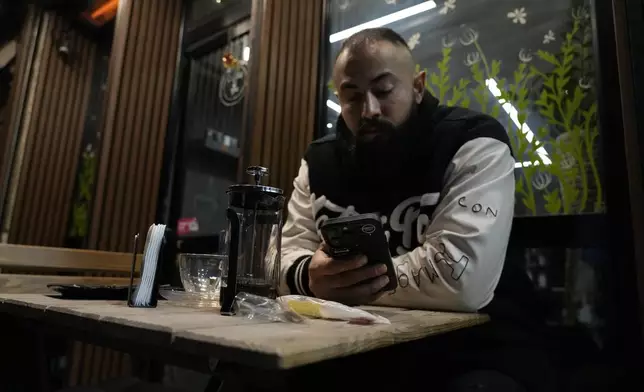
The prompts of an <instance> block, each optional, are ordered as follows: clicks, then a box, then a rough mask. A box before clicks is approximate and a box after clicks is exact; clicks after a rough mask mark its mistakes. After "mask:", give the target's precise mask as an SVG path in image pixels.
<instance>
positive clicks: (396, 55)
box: [334, 40, 404, 77]
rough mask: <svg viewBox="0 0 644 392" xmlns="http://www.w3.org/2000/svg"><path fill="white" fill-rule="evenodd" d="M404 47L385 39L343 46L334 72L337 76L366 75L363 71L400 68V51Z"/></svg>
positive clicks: (395, 69)
mask: <svg viewBox="0 0 644 392" xmlns="http://www.w3.org/2000/svg"><path fill="white" fill-rule="evenodd" d="M403 50H404V48H401V47H399V46H396V45H394V44H392V43H390V42H387V41H374V40H368V41H365V42H363V43H360V44H358V45H354V46H351V47H348V48H345V49H344V50H343V51H342V52H341V53H340V55H339V56H338V58H337V60H336V62H335V67H334V73H336V74H337V75H338V76H348V77H356V76H367V75H365V73H380V72H382V71H383V70H384V69H388V70H390V71H392V72H396V71H399V70H402V67H401V63H402V58H401V52H402V51H403Z"/></svg>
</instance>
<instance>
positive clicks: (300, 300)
mask: <svg viewBox="0 0 644 392" xmlns="http://www.w3.org/2000/svg"><path fill="white" fill-rule="evenodd" d="M277 300H278V302H280V303H281V304H282V306H283V307H284V308H287V309H289V310H291V311H293V312H295V313H297V314H299V315H301V316H307V317H313V318H322V319H329V320H345V321H348V322H350V323H352V324H391V322H390V321H389V320H387V319H386V318H384V317H382V316H379V315H376V314H373V313H369V312H367V311H365V310H362V309H360V308H355V307H351V306H347V305H343V304H341V303H338V302H334V301H327V300H323V299H319V298H313V297H306V296H303V295H285V296H282V297H279V298H278V299H277Z"/></svg>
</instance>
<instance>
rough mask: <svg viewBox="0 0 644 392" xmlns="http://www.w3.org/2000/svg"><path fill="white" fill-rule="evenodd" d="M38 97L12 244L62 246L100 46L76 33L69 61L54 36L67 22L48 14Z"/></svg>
mask: <svg viewBox="0 0 644 392" xmlns="http://www.w3.org/2000/svg"><path fill="white" fill-rule="evenodd" d="M44 18H45V20H44V21H43V28H44V31H43V32H42V34H43V35H42V36H43V37H44V40H43V45H42V48H41V50H42V56H41V58H40V63H39V65H38V68H39V72H38V75H37V76H35V77H36V81H35V84H34V87H33V94H35V100H34V104H33V106H32V107H31V108H30V109H29V112H28V113H26V114H25V115H26V116H29V117H30V118H29V121H27V122H25V123H24V127H23V128H22V130H21V132H22V133H24V135H23V137H24V140H23V143H24V146H25V148H24V150H23V152H22V156H19V157H18V159H19V160H20V161H21V165H20V166H21V168H20V170H19V172H16V174H17V175H18V176H17V178H14V179H13V180H14V181H17V189H16V192H15V204H14V205H13V211H12V212H13V213H12V214H11V224H10V230H9V242H13V243H21V244H33V245H44V246H62V245H63V241H64V236H65V232H66V228H67V219H68V211H65V209H66V206H67V208H69V207H68V204H67V203H68V201H69V200H70V199H71V198H72V192H73V184H74V179H75V176H76V166H77V162H76V160H75V159H74V157H77V156H78V153H79V148H80V145H79V144H80V143H79V142H80V137H81V135H82V132H83V124H84V122H83V121H84V115H85V111H86V109H87V102H88V96H89V88H90V83H91V73H92V67H93V64H94V54H95V50H96V44H95V43H94V42H93V41H91V40H89V39H88V38H86V37H84V36H82V35H80V34H79V33H77V32H75V31H72V32H71V33H70V43H71V47H72V49H73V52H72V57H71V58H70V60H69V61H66V59H65V58H63V57H61V56H60V55H59V54H58V52H57V47H56V43H55V40H56V38H57V37H60V36H61V34H62V31H63V30H64V29H66V28H67V22H66V21H64V20H63V19H62V18H61V17H59V16H56V15H54V14H45V16H44Z"/></svg>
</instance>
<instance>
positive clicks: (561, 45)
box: [320, 0, 605, 216]
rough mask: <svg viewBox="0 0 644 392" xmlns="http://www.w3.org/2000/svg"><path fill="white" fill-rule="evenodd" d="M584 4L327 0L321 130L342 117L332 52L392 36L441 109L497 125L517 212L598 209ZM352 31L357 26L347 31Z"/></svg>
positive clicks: (569, 0) (570, 0) (575, 0)
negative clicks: (360, 38)
mask: <svg viewBox="0 0 644 392" xmlns="http://www.w3.org/2000/svg"><path fill="white" fill-rule="evenodd" d="M588 3H589V2H588V1H583V0H565V1H561V0H507V1H502V2H501V1H497V0H477V1H463V0H436V1H433V0H430V1H426V0H331V1H330V10H329V11H330V15H329V23H328V25H327V31H329V35H328V36H327V42H328V45H327V47H328V53H327V56H326V57H325V59H326V64H325V80H326V81H328V89H327V91H326V97H325V101H326V107H325V109H324V110H325V113H323V115H322V117H321V118H323V119H326V121H324V122H323V123H322V124H321V127H322V129H321V132H320V133H321V134H325V133H330V132H333V131H334V127H335V120H336V118H337V115H338V112H339V109H340V107H339V105H338V102H337V98H336V97H335V95H334V89H333V84H332V82H331V71H332V67H333V62H334V59H335V54H336V53H337V51H338V50H339V48H340V45H341V44H342V40H343V39H344V38H346V37H347V36H349V35H350V34H351V29H352V28H356V26H360V25H361V24H364V23H368V24H369V25H370V27H373V26H379V25H384V26H387V27H390V28H392V29H394V30H395V31H397V32H398V33H399V34H400V35H401V36H402V37H403V38H405V39H406V40H407V42H408V44H409V47H410V48H411V49H412V53H413V55H414V58H415V60H416V62H417V63H418V69H419V70H421V69H425V70H426V71H427V81H426V87H427V89H428V90H429V91H430V92H432V93H433V94H434V95H435V96H436V97H437V98H439V99H440V101H441V102H442V103H443V104H445V105H450V106H452V105H453V106H463V107H468V108H470V109H473V110H476V111H479V112H483V113H487V114H489V115H491V116H493V117H495V118H496V119H498V120H499V121H500V122H501V124H503V125H504V126H505V127H506V129H507V131H508V134H509V136H510V139H511V142H512V148H513V152H514V155H515V157H516V160H517V162H516V169H517V172H516V178H517V181H516V216H533V215H554V214H580V213H598V212H603V211H604V208H605V205H604V199H603V197H602V179H601V169H600V166H601V165H600V157H599V156H598V142H599V130H598V124H597V99H596V98H597V95H596V94H597V90H596V88H595V84H594V76H595V71H594V59H593V42H592V41H593V34H592V26H591V20H590V12H589V8H588V7H589V5H588ZM353 31H355V29H353Z"/></svg>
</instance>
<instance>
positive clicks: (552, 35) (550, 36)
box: [543, 30, 556, 44]
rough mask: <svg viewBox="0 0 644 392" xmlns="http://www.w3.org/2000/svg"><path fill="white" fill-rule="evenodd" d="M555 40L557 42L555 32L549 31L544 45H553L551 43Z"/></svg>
mask: <svg viewBox="0 0 644 392" xmlns="http://www.w3.org/2000/svg"><path fill="white" fill-rule="evenodd" d="M555 40H556V37H555V32H554V31H552V30H548V33H547V34H546V35H544V36H543V43H544V44H549V43H551V42H553V41H555Z"/></svg>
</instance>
